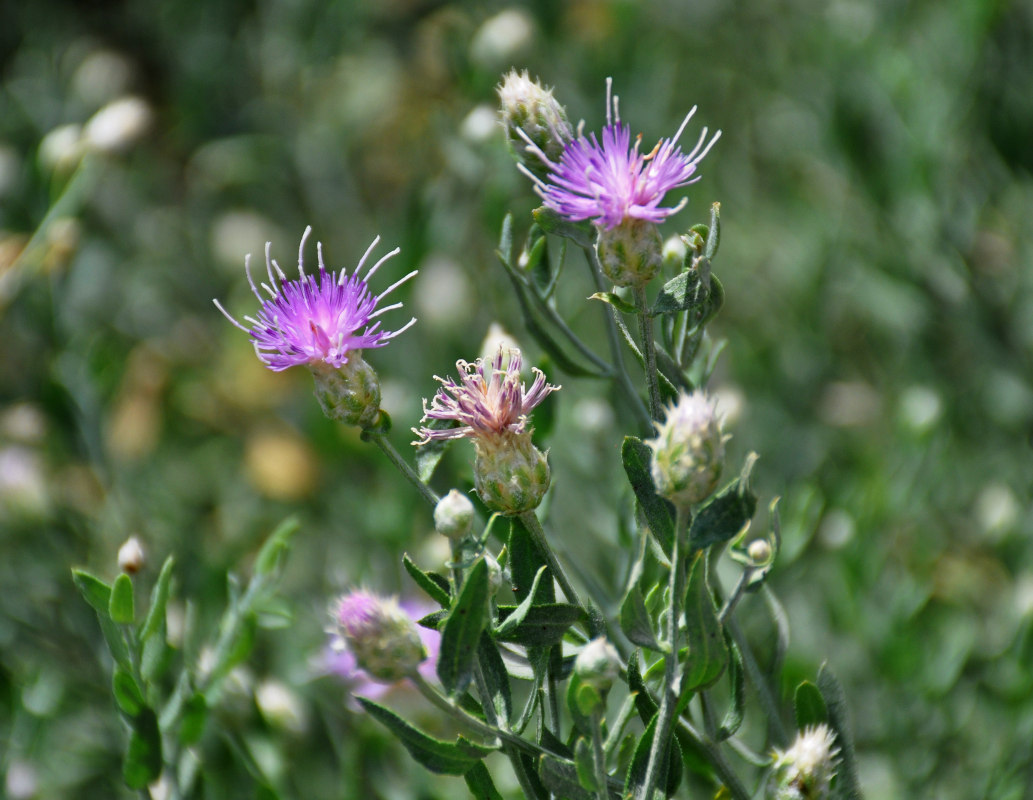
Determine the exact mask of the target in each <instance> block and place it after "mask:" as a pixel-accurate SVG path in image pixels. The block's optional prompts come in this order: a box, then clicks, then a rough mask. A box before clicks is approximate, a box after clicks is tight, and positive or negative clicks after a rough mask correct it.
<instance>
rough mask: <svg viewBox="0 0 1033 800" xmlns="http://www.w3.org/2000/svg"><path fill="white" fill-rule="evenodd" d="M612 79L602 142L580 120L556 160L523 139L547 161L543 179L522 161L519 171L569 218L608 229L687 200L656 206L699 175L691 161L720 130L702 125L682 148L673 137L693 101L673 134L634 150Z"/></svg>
mask: <svg viewBox="0 0 1033 800" xmlns="http://www.w3.org/2000/svg"><path fill="white" fill-rule="evenodd" d="M611 84H612V81H611V79H609V78H607V80H606V127H605V128H603V132H602V141H601V143H600V140H599V139H598V138H596V135H595V133H590V134H589V135H588V136H587V137H586V136H585V135H584V131H583V127H584V123H582V124H581V125H579V126H578V131H577V136H576V137H575V138H574V139H572V140H571V141H570V142H569V143H568V144H567V146H566V148H565V149H564V151H563V154H562V155H561V156H560V159H559V162H558V163H557V162H554V161H551V160H550V159H549V157H548V156H547V155H546V154H545V153H544V152H542V150H541V149H540V148H537V147H535V145H534V143H533V142H531V141H530V140H527V143H528V149H529V150H531V151H532V152H534V153H535V154H536V155H537V156H538V158H540V159H541V160H542V161H543V162H544V163H546V164H547V165H548V167H549V174H548V177H547V179H546V180H543V179H541V178H539V177H537V176H535V175H534V174H533V173H532V172H530V171H529V170H527V169H526V168H524V167H522V169H523V172H524V173H525V174H526V175H527V176H528V177H530V178H531V180H533V181H534V183H535V191H537V192H538V194H539V195H541V197H542V199H543V200H544V201H545V205H546V206H547V207H548V208H551V209H552V210H553V211H555V212H556V213H557V214H559V215H560V216H562V217H564V218H565V219H568V220H570V221H573V222H577V221H581V220H592V221H594V222H595V223H596V224H597V225H600V226H601V227H603V228H606V229H607V230H610V229H612V228H615V227H616V226H617V225H620V224H621V223H622V222H623V221H625V220H627V219H640V220H646V221H648V222H653V223H660V222H663V220H665V219H666V218H667V217H669V216H670V215H671V214H674V213H676V212H677V211H680V210H681V209H682V208H683V207H684V205H685V203H686V202H687V201H686V200H685V199H684V198H683V199H682V200H681V202H679V203H678V204H677V205H675V206H661V205H660V203H661V202H662V201H663V199H664V195H665V194H667V192H669V191H671V190H672V189H676V188H678V187H680V186H685V185H687V184H690V183H695V181H697V180H699V178H698V177H697V178H693V177H692V175H693V173H695V171H696V166H697V165H698V164H699V162H700V161H702V160H703V157H704V156H706V154H707V152H708V151H709V150H710V148H711V147H712V146H713V145H714V142H716V141H717V140H718V139H719V138H720V136H721V132H720V131H718V132H717V133H716V134H714V136H713V137H712V138H711V139H710V140H709V141H707V129H706V128H704V129H703V132H702V133H701V134H700V137H699V140H698V141H697V142H696V146H695V147H693V148H692V151H691V152H689V153H683V152H682V150H681V147H680V146H679V145H678V139H679V138H680V137H681V134H682V131H684V130H685V126H686V125H687V124H688V122H689V120H690V119H692V115H693V114H695V113H696V107H695V106H693V107H692V110H691V111H689V113H688V114H687V115H686V116H685V119H684V120H683V121H682V124H681V126H680V127H679V128H678V131H677V133H675V134H674V136H673V137H672V138H670V139H661V140H660V141H659V142H658V143H657V145H656V146H655V147H654V148H653V149H652V150H651V151H650V152H649V153H646V154H644V155H643V154H642V153H640V152H639V145H640V144H641V141H642V136H641V134H640V135H639V136H636V137H635V141H634V144H633V143H632V141H631V128H630V126H628V125H626V124H623V123H621V119H620V113H619V111H618V108H617V98H616V97H614V96H613V95H612V93H611V88H612V87H611Z"/></svg>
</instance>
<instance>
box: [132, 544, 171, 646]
mask: <svg viewBox="0 0 1033 800" xmlns="http://www.w3.org/2000/svg"><path fill="white" fill-rule="evenodd" d="M174 563H175V559H173V558H172V556H169V557H168V558H166V559H165V563H164V564H162V565H161V572H160V573H159V574H158V580H157V581H155V582H154V587H153V588H152V589H151V606H150V608H148V609H147V616H146V618H144V621H143V628H141V629H140V639H141V641H143V643H144V644H145V645H146V644H147V640H148V639H150V638H151V637H152V636H154V635H155V634H156V633H158V632H159V631H160V632H161V635H162V638H165V611H166V609H167V608H168V605H169V594H170V592H171V590H172V567H173V565H174Z"/></svg>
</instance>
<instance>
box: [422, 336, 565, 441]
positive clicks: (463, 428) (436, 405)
mask: <svg viewBox="0 0 1033 800" xmlns="http://www.w3.org/2000/svg"><path fill="white" fill-rule="evenodd" d="M507 354H508V355H509V363H508V364H507V365H506V366H505V367H504V368H503V363H504V361H505V357H506V355H507ZM520 364H521V359H520V351H519V350H516V349H511V350H507V349H506V348H505V347H504V346H500V347H499V349H498V352H497V353H496V354H495V357H494V358H493V359H492V360H491V363H488V362H486V361H485V360H484V359H482V358H479V359H477V361H475V362H474V363H472V364H471V363H469V362H467V361H457V362H456V368H457V369H458V370H459V374H460V382H459V383H456V381H454V380H452V378H447V379H446V378H439V377H438V376H437V375H435V376H434V378H435V380H438V381H440V382H441V388H440V389H438V391H437V394H435V395H434V399H433V400H432V401H431V404H430V408H428V407H427V401H426V400H424V401H423V420H421V421H424V422H425V421H426V420H430V419H439V420H455V421H456V422H458V423H460V425H459V427H457V428H448V429H446V430H432V429H430V428H413V433H415V434H417V435H418V436H419V437H420V438H419V440H418V441H416V442H415V444H427V443H428V442H430V441H433V440H435V439H437V440H441V439H461V438H464V437H467V438H474V439H475V438H480V437H485V436H487V437H491V436H497V435H500V434H503V433H523V432H524V431H525V430H526V429H527V415H528V414H529V413H530V412H531V409H533V408H534V407H535V406H537V405H538V404H539V403H540V402H542V400H544V399H545V398H546V397H548V396H549V394H550V393H551V392H555V391H556V390H557V389H559V388H560V387H559V386H553V385H551V384H548V383H546V382H545V374H544V373H543V372H542V371H541V370H540V369H537V368H535V369H534V381H533V382H532V384H531V388H530V389H527V388H526V387H525V385H524V383H523V382H522V381H521V380H520Z"/></svg>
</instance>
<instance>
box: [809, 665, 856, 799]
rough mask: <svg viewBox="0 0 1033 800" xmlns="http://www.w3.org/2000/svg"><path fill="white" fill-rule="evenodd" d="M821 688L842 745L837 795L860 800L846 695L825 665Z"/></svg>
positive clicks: (840, 745)
mask: <svg viewBox="0 0 1033 800" xmlns="http://www.w3.org/2000/svg"><path fill="white" fill-rule="evenodd" d="M818 689H819V690H820V691H821V696H822V699H823V700H824V701H825V706H826V708H827V709H828V722H829V727H830V728H832V730H833V731H835V733H836V745H837V746H838V747H839V767H838V769H837V770H836V796H837V797H841V798H843V799H844V800H861V786H860V783H859V781H858V779H857V758H856V757H855V755H854V737H853V734H852V733H851V732H850V721H849V719H848V714H847V707H846V695H844V694H843V687H842V685H840V683H839V679H838V678H836V676H835V675H834V674H833V672H832V670H831V669H829V666H828V664H822V665H821V668H820V669H819V670H818Z"/></svg>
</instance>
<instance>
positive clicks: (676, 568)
mask: <svg viewBox="0 0 1033 800" xmlns="http://www.w3.org/2000/svg"><path fill="white" fill-rule="evenodd" d="M690 517H691V514H690V512H689V509H688V508H687V507H685V506H678V508H677V517H676V520H675V533H674V543H673V544H672V545H671V571H670V576H669V583H668V593H669V597H668V601H667V637H666V638H667V641H666V642H664V646H665V649H666V651H667V652H666V653H665V655H664V694H663V697H662V698H661V700H660V710H659V711H658V712H657V720H656V729H655V731H654V732H653V743H652V745H651V746H650V748H649V761H648V763H647V765H646V777H645V780H644V781H643V783H642V789H641V791H640V793H639V800H652V797H653V790H654V789H655V788H656V785H657V783H658V782H659V780H660V766H661V764H663V762H664V758H665V756H666V755H667V752H668V748H669V746H670V738H671V729H672V727H673V726H674V714H675V711H676V709H677V707H678V696H679V695H680V694H681V674H680V672H679V669H678V619H679V617H681V612H682V597H683V595H684V594H685V561H686V560H687V559H685V558H684V557H683V556H682V551H683V550H684V549H685V537H686V534H687V532H688V529H689V518H690Z"/></svg>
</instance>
